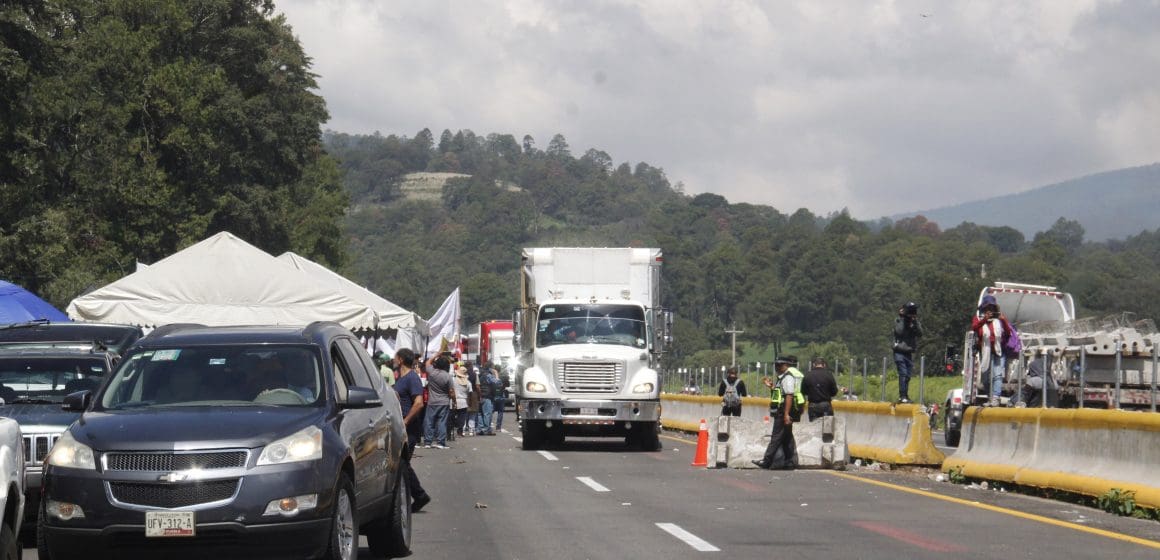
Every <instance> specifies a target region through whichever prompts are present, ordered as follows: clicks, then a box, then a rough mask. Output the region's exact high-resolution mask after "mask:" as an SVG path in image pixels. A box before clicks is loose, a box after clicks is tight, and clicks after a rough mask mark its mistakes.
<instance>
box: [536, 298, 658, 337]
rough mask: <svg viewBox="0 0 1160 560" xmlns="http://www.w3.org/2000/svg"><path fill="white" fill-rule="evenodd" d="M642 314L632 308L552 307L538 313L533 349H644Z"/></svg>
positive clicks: (601, 305) (570, 305)
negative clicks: (561, 346)
mask: <svg viewBox="0 0 1160 560" xmlns="http://www.w3.org/2000/svg"><path fill="white" fill-rule="evenodd" d="M645 332H646V330H645V323H644V310H643V309H641V308H640V307H636V306H632V305H614V304H552V305H545V306H544V307H543V308H541V309H540V318H539V322H538V323H537V324H536V345H537V346H553V345H556V344H617V345H621V346H631V347H633V348H644V347H645V340H646V339H645Z"/></svg>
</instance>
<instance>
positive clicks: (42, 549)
mask: <svg viewBox="0 0 1160 560" xmlns="http://www.w3.org/2000/svg"><path fill="white" fill-rule="evenodd" d="M44 520H45V515H44V503H43V502H41V504H40V508H39V509H38V510H37V512H36V557H37V558H39V559H40V560H52V554H51V553H49V551H48V540H47V539H46V537H47V533H48V531H46V530H45V528H44V525H45V523H44Z"/></svg>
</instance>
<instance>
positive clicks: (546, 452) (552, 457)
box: [536, 451, 560, 461]
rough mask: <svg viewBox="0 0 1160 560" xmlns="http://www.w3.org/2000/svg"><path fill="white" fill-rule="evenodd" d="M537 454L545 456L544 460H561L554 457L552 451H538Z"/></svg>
mask: <svg viewBox="0 0 1160 560" xmlns="http://www.w3.org/2000/svg"><path fill="white" fill-rule="evenodd" d="M536 453H539V454H540V455H543V456H544V458H545V459H547V460H549V461H559V460H560V458H559V457H557V456H555V455H552V453H551V452H550V451H537V452H536Z"/></svg>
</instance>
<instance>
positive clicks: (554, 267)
mask: <svg viewBox="0 0 1160 560" xmlns="http://www.w3.org/2000/svg"><path fill="white" fill-rule="evenodd" d="M661 262H662V260H661V254H660V250H659V249H595V248H547V249H525V250H524V263H523V274H522V280H523V281H522V290H521V292H522V294H523V302H522V303H523V305H522V306H521V308H520V310H519V312H517V313H516V330H515V332H516V340H517V345H516V348H517V359H516V368H515V369H516V375H515V383H514V384H513V385H514V387H513V388H514V392H515V394H516V397H517V401H518V402H517V413H518V415H519V418H520V424H521V430H522V432H523V446H524V448H525V449H535V448H537V447H539V446H540V445H541V444H543V443H557V444H559V443H562V442H563V441H564V439H565V437H566V436H568V435H575V436H609V437H624V438H625V440H626V443H629V444H631V445H636V446H638V447H641V448H643V449H656V448H658V447H659V443H660V442H659V438H658V435H659V429H660V418H661V405H660V375H659V373H658V371H659V367H658V361H659V357H660V354H661V351H662V349H663V345H664V342H665V341H666V340H667V338H668V337H667V332H668V324H670V323H671V315H670V314H668V312H666V311H663V310H661V309H660V304H659V295H660V294H659V285H660V277H659V274H660V264H661Z"/></svg>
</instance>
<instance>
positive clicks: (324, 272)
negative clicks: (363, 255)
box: [278, 251, 427, 334]
mask: <svg viewBox="0 0 1160 560" xmlns="http://www.w3.org/2000/svg"><path fill="white" fill-rule="evenodd" d="M278 259H279V260H281V261H283V262H286V263H288V264H290V265H291V266H293V267H294V268H296V269H298V270H300V271H302V273H304V274H306V275H307V276H309V277H311V278H313V279H314V280H315V281H316V282H318V283H320V284H322V285H324V286H327V287H329V288H331V289H333V290H336V291H338V293H340V294H342V295H344V296H346V297H347V298H349V299H350V300H352V301H357V302H359V303H361V304H363V305H365V306H367V307H369V308H371V309H373V310H374V312H375V313H376V314H378V322H379V328H380V329H410V330H413V331H415V332H417V333H419V334H426V333H427V322H426V321H424V320H423V318H422V317H420V316H419V315H418V314H416V313H414V312H411V311H407V310H406V309H403V308H402V307H399V306H398V305H395V304H394V303H391V302H389V301H387V300H386V299H384V298H382V297H381V296H379V295H378V294H376V293H374V292H372V291H370V290H368V289H366V288H364V287H362V286H359V285H358V284H355V283H354V282H351V281H350V280H348V279H347V278H346V277H345V276H343V275H341V274H339V273H337V272H334V271H333V270H330V269H329V268H326V267H325V266H322V265H321V264H318V263H316V262H314V261H312V260H310V259H308V258H306V257H303V256H301V255H298V254H296V253H293V252H290V251H287V252H285V253H282V254H281V255H278Z"/></svg>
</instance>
